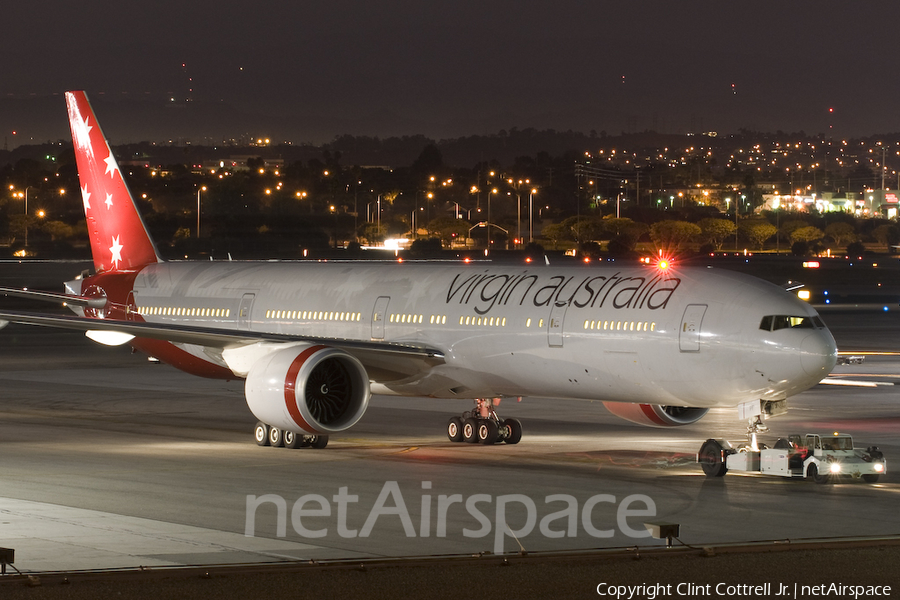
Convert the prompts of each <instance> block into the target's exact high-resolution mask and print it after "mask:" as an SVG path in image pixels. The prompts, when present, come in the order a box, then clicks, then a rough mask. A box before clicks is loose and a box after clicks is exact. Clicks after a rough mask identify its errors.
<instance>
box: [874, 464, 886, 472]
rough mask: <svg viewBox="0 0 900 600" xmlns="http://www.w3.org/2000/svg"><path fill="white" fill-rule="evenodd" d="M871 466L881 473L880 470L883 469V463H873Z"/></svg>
mask: <svg viewBox="0 0 900 600" xmlns="http://www.w3.org/2000/svg"><path fill="white" fill-rule="evenodd" d="M872 468H873V469H875V471H876V472H877V473H881V472H882V471H884V465H883V464H881V463H875V464H874V465H872Z"/></svg>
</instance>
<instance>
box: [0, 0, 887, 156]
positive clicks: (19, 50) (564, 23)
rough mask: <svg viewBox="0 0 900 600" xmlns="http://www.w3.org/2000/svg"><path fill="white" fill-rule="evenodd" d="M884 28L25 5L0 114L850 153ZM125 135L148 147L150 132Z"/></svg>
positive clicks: (646, 10)
mask: <svg viewBox="0 0 900 600" xmlns="http://www.w3.org/2000/svg"><path fill="white" fill-rule="evenodd" d="M898 17H900V5H897V4H896V3H891V2H886V1H876V2H867V3H853V4H840V5H838V4H835V3H829V4H825V5H823V4H821V3H815V2H792V3H789V4H785V3H775V2H764V3H761V4H760V3H756V4H753V5H736V4H733V3H721V2H712V1H699V2H694V3H691V4H689V5H684V4H679V3H670V2H662V1H661V0H647V1H644V2H638V3H631V2H613V1H608V2H603V3H595V4H591V5H587V6H585V5H583V4H582V3H574V2H568V3H567V2H563V3H551V4H547V3H539V2H510V1H509V0H496V1H495V2H492V3H489V4H488V5H484V4H483V3H478V2H471V1H466V0H464V1H462V2H458V3H455V4H454V5H453V6H452V7H449V8H448V7H440V8H438V7H436V6H432V5H428V4H421V3H412V2H404V1H393V2H390V1H389V2H386V3H377V4H374V5H373V4H370V3H363V2H359V0H336V1H334V2H330V3H328V4H327V5H316V4H308V3H303V4H302V5H300V4H297V3H274V4H270V5H266V7H265V8H260V7H254V6H251V5H247V4H245V3H237V2H230V1H229V0H219V1H217V2H200V3H191V4H184V3H181V2H179V3H175V2H170V1H166V0H163V1H161V2H157V3H153V4H152V5H142V4H127V5H124V4H121V3H108V2H103V1H98V0H94V1H88V2H85V3H79V4H77V5H74V4H71V3H62V2H60V3H57V6H51V7H49V8H48V7H47V6H46V4H41V5H35V4H27V3H22V4H17V5H13V6H11V7H8V8H7V9H6V11H5V13H4V21H5V23H6V24H7V27H6V30H5V32H4V36H3V38H2V39H0V50H2V52H3V56H4V76H3V78H2V81H0V99H4V100H7V101H9V102H13V101H16V100H17V99H21V98H37V99H39V98H46V97H51V95H53V94H62V93H63V92H65V91H67V90H72V89H85V90H87V91H88V93H89V94H90V96H91V97H92V98H94V99H95V100H96V99H98V98H99V97H100V96H105V97H107V98H122V97H131V98H143V97H149V98H152V99H158V100H159V101H162V99H163V98H166V97H169V98H172V99H174V100H175V102H176V103H177V102H181V101H184V100H186V99H192V100H193V101H196V102H200V103H204V105H206V106H226V107H229V109H230V111H229V112H224V113H223V114H221V115H220V119H221V120H223V121H224V122H222V121H218V122H211V123H210V124H209V125H207V126H205V128H204V129H203V131H202V132H201V135H203V136H208V137H211V138H215V137H219V136H223V135H224V136H230V135H234V134H233V133H231V130H232V129H233V126H234V124H233V123H230V122H229V117H232V118H234V115H251V116H253V119H255V120H253V121H251V122H250V124H251V126H252V127H253V128H255V129H260V130H264V129H268V130H269V131H258V132H255V131H254V132H246V133H249V134H251V135H275V133H277V132H275V131H272V130H273V129H274V128H275V127H276V126H280V127H282V128H284V129H286V130H289V131H291V132H294V131H296V132H297V133H296V136H297V139H295V140H294V141H311V142H326V141H328V140H329V139H330V138H332V137H334V136H336V135H341V134H353V135H377V136H380V137H385V136H392V135H411V134H423V135H425V136H428V137H431V138H435V139H443V138H454V137H460V136H466V135H478V134H484V133H491V132H496V131H499V130H502V129H510V128H512V127H518V128H520V129H523V128H536V129H555V130H560V131H566V130H570V129H571V130H574V131H581V132H585V133H587V132H590V131H592V130H594V131H597V132H600V131H607V132H609V133H610V134H618V133H621V132H623V131H624V132H629V131H643V130H649V129H652V130H657V131H660V132H663V133H687V132H695V133H700V132H704V131H718V132H725V133H729V132H735V131H738V130H739V129H741V128H745V129H751V130H758V131H777V130H782V131H805V132H807V133H810V134H816V133H827V134H829V135H833V136H834V137H835V138H843V137H860V136H867V135H871V134H873V133H882V132H891V131H900V115H898V114H897V111H896V110H895V108H894V104H895V102H894V96H895V92H896V84H895V82H894V75H893V72H894V70H895V65H894V57H895V56H896V51H895V47H894V46H895V39H896V33H895V31H894V25H893V24H894V23H896V22H898V21H900V18H898ZM61 105H62V104H61V96H60V106H61ZM59 113H60V116H59V117H58V118H55V119H54V120H53V121H54V122H59V123H62V124H63V126H62V127H59V128H58V129H59V130H61V133H59V134H57V135H58V136H59V137H65V135H67V134H65V128H64V123H65V118H64V113H65V111H64V109H63V108H60V109H59ZM43 118H44V119H46V118H47V117H43ZM107 120H108V119H107ZM135 125H140V126H141V127H144V128H145V129H144V131H146V132H147V133H144V134H142V135H141V137H144V138H145V139H150V138H151V137H154V136H152V135H151V134H152V132H153V131H154V130H155V129H158V128H160V127H163V126H164V124H163V125H160V124H158V123H154V122H152V121H146V122H141V123H139V124H135ZM0 128H2V129H0V131H2V132H3V135H4V136H5V137H14V138H17V139H18V140H21V141H17V140H12V141H10V142H8V143H9V144H10V145H14V144H17V143H29V142H30V141H35V140H36V141H41V137H40V136H42V135H46V134H44V133H43V129H40V128H39V127H38V124H36V123H35V122H32V121H27V120H25V119H21V118H20V117H19V116H18V115H17V114H16V111H11V110H8V109H6V108H5V109H4V110H3V111H2V112H0ZM12 131H16V132H17V133H16V134H15V136H13V134H12ZM53 131H56V130H55V129H54V130H53ZM109 133H110V135H112V136H113V137H116V136H117V135H124V134H117V133H116V132H113V131H110V132H109ZM51 139H52V138H51ZM123 141H124V140H123Z"/></svg>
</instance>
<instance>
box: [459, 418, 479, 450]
mask: <svg viewBox="0 0 900 600" xmlns="http://www.w3.org/2000/svg"><path fill="white" fill-rule="evenodd" d="M462 431H463V434H462V435H463V441H464V442H465V443H467V444H475V443H477V442H478V419H475V418H473V417H469V418H468V419H466V420H465V422H464V423H463V429H462Z"/></svg>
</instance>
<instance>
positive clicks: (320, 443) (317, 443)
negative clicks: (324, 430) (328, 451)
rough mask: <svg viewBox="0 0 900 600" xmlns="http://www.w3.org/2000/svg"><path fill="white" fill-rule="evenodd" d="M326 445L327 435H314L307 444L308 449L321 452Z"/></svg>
mask: <svg viewBox="0 0 900 600" xmlns="http://www.w3.org/2000/svg"><path fill="white" fill-rule="evenodd" d="M327 445H328V436H327V435H314V436H312V440H310V442H309V447H310V448H315V449H316V450H321V449H322V448H324V447H325V446H327Z"/></svg>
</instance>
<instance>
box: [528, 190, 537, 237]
mask: <svg viewBox="0 0 900 600" xmlns="http://www.w3.org/2000/svg"><path fill="white" fill-rule="evenodd" d="M535 194H537V188H531V192H530V193H529V194H528V242H529V243H531V242H533V241H534V195H535Z"/></svg>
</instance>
